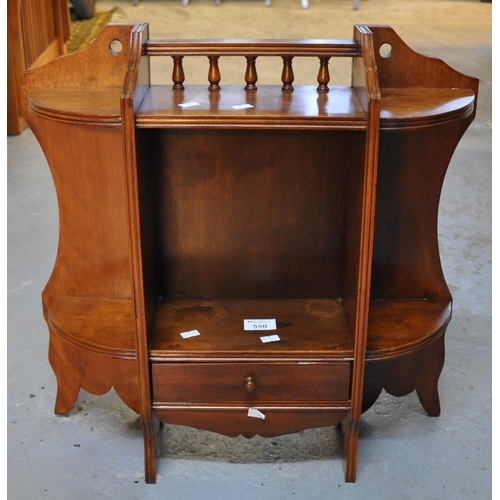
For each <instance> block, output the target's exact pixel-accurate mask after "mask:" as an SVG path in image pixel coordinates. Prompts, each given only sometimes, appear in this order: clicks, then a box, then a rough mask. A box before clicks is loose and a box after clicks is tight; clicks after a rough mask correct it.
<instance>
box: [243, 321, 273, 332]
mask: <svg viewBox="0 0 500 500" xmlns="http://www.w3.org/2000/svg"><path fill="white" fill-rule="evenodd" d="M243 328H244V329H245V330H252V331H254V332H262V331H267V330H276V320H275V319H245V320H243Z"/></svg>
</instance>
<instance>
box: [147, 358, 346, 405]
mask: <svg viewBox="0 0 500 500" xmlns="http://www.w3.org/2000/svg"><path fill="white" fill-rule="evenodd" d="M350 379H351V364H350V363H309V362H308V363H297V362H295V363H155V364H153V399H154V401H155V403H162V402H170V403H219V404H220V403H237V402H243V403H248V402H251V403H254V404H255V403H279V402H295V403H300V402H306V403H311V402H314V401H317V402H324V401H346V400H348V399H349V388H350Z"/></svg>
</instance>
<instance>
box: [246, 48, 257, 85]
mask: <svg viewBox="0 0 500 500" xmlns="http://www.w3.org/2000/svg"><path fill="white" fill-rule="evenodd" d="M245 57H246V60H247V70H246V72H245V82H246V85H245V90H247V91H253V90H257V85H255V84H256V83H257V69H256V67H255V61H256V59H257V56H245Z"/></svg>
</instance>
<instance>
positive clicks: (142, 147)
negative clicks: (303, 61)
mask: <svg viewBox="0 0 500 500" xmlns="http://www.w3.org/2000/svg"><path fill="white" fill-rule="evenodd" d="M191 56H197V57H206V58H207V59H206V60H207V73H208V82H207V85H205V86H204V85H193V84H190V83H189V82H185V75H184V69H183V59H184V58H185V57H191ZM224 56H239V57H241V58H243V60H244V61H246V66H245V70H244V74H242V84H241V85H227V86H224V85H221V84H220V82H221V74H220V69H219V65H218V64H219V58H220V57H224ZM268 56H272V57H276V58H277V60H280V59H281V61H282V66H281V67H280V68H277V75H278V78H280V77H281V84H279V85H278V84H277V85H259V82H258V62H259V58H262V57H268ZM152 57H169V58H171V59H172V62H173V66H172V67H173V70H172V82H171V83H170V84H162V85H152V84H151V82H150V76H149V63H150V59H151V58H152ZM298 57H313V58H317V60H318V73H317V75H311V83H310V84H308V85H294V79H295V76H294V69H293V65H292V63H293V60H294V59H295V58H298ZM337 57H348V58H351V60H352V85H351V86H349V87H342V86H333V85H330V75H329V64H330V63H332V62H334V61H335V58H337ZM22 85H23V104H24V116H25V119H26V121H27V123H28V124H29V126H30V127H31V128H32V130H33V132H34V134H35V135H36V137H37V139H38V140H39V142H40V144H41V146H42V148H43V150H44V153H45V155H46V157H47V161H48V163H49V166H50V169H51V172H52V176H53V179H54V184H55V187H56V191H57V196H58V204H59V217H60V219H59V223H60V231H59V247H58V254H57V259H56V263H55V267H54V271H53V274H52V276H51V278H50V280H49V282H48V283H47V285H46V287H45V289H44V291H43V294H42V302H43V310H44V315H45V319H46V321H47V324H48V327H49V333H50V346H49V360H50V363H51V365H52V368H53V370H54V372H55V375H56V378H57V383H58V393H57V397H56V405H55V413H56V414H66V413H67V412H69V411H70V409H71V408H72V406H73V405H74V403H75V400H76V398H77V395H78V393H79V391H80V389H81V388H84V389H85V390H87V391H89V392H92V393H94V394H103V393H105V392H107V391H108V390H109V389H110V388H111V387H114V388H115V390H116V392H117V393H118V395H119V396H120V397H121V398H122V399H123V401H124V402H125V403H126V404H127V405H128V406H129V407H130V408H132V409H133V410H134V411H136V412H137V413H138V414H139V415H140V418H141V421H142V423H143V429H144V447H145V448H144V449H145V479H146V481H147V482H155V480H156V462H155V455H156V445H155V440H156V426H155V422H156V421H157V420H160V421H161V422H165V423H171V424H182V425H189V426H193V427H197V428H201V429H206V430H210V431H215V432H219V433H222V434H226V435H229V436H237V435H240V434H242V435H244V436H247V437H252V436H254V435H256V434H259V435H261V436H276V435H280V434H286V433H291V432H297V431H300V430H303V429H306V428H309V427H317V426H331V425H336V424H342V428H343V430H344V439H345V451H346V472H345V474H346V481H350V482H352V481H354V480H355V477H356V457H357V441H358V423H359V420H360V418H361V415H362V413H363V412H364V411H366V410H367V409H368V408H369V407H370V406H371V405H372V404H373V403H374V402H375V401H376V399H377V397H378V396H379V394H380V392H381V391H382V389H385V390H387V391H388V392H390V393H391V394H394V395H396V396H400V395H404V394H407V393H409V392H411V391H414V390H416V391H417V394H418V396H419V398H420V401H421V402H422V405H423V407H424V408H425V410H426V411H427V413H428V414H429V415H439V413H440V405H439V395H438V380H439V376H440V373H441V369H442V366H443V363H444V334H445V331H446V327H447V325H448V323H449V321H450V319H451V311H452V297H451V294H450V291H449V289H448V286H447V284H446V281H445V278H444V276H443V273H442V269H441V264H440V258H439V247H438V238H437V214H438V207H439V196H440V191H441V187H442V183H443V180H444V176H445V174H446V170H447V167H448V164H449V161H450V159H451V156H452V154H453V152H454V150H455V148H456V146H457V144H458V142H459V141H460V138H461V136H462V135H463V133H464V132H465V131H466V129H467V127H468V126H469V125H470V123H471V122H472V120H473V119H474V116H475V111H476V100H477V91H478V80H477V79H475V78H472V77H468V76H466V75H463V74H461V73H458V72H457V71H455V70H453V69H452V68H450V67H449V66H447V65H446V64H445V63H444V62H442V61H440V60H437V59H433V58H430V57H426V56H422V55H420V54H417V53H416V52H414V51H413V50H412V49H410V48H409V47H408V46H407V45H406V44H405V43H404V42H403V41H402V40H401V39H400V38H399V37H398V35H397V34H396V33H395V32H394V31H393V30H392V29H391V28H390V27H388V26H361V25H356V26H354V30H353V39H352V40H150V39H149V37H148V26H147V25H146V24H110V25H108V27H107V28H106V29H105V30H103V32H102V33H101V34H100V35H99V36H98V37H97V38H96V39H95V40H94V41H93V42H92V43H90V44H89V45H88V46H86V47H85V48H84V49H82V50H80V51H78V52H76V53H74V54H71V55H69V56H64V57H60V58H57V59H55V60H54V61H52V62H50V63H49V64H47V65H45V66H44V67H42V68H39V69H37V70H34V71H29V72H25V73H24V74H23V79H22ZM248 319H252V320H275V322H276V329H275V330H269V331H265V330H257V331H248V330H244V327H243V326H244V320H248ZM264 326H268V324H267V323H265V324H263V323H261V324H260V327H261V328H264ZM193 331H196V332H197V333H198V335H196V336H191V337H188V338H183V336H181V333H185V332H193ZM263 331H265V334H263ZM269 335H277V336H278V339H275V341H273V342H264V340H265V339H262V338H261V337H266V336H269Z"/></svg>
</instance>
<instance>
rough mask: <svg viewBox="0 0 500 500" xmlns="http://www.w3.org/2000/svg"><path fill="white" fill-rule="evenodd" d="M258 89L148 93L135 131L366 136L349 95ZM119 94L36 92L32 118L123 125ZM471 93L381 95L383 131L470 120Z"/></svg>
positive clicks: (158, 89)
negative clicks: (228, 129) (227, 129)
mask: <svg viewBox="0 0 500 500" xmlns="http://www.w3.org/2000/svg"><path fill="white" fill-rule="evenodd" d="M276 87H277V88H275V87H273V86H261V87H259V89H258V90H257V91H255V92H245V90H244V89H243V88H242V87H241V86H227V87H224V88H223V89H222V90H221V91H219V92H217V93H210V92H208V91H207V89H206V86H203V85H193V86H186V89H185V90H184V91H182V92H176V91H172V90H171V88H170V87H169V86H164V85H154V86H151V87H149V89H148V91H147V93H146V95H145V97H144V99H143V101H142V103H141V106H140V107H139V109H138V111H137V113H136V126H137V127H138V128H169V127H195V126H199V127H207V128H210V127H213V128H216V127H222V126H234V127H237V128H245V127H252V128H255V127H257V128H258V127H259V126H260V127H262V128H282V127H287V128H294V127H298V128H307V127H309V128H311V127H314V128H321V129H336V128H337V129H339V128H342V129H344V130H358V129H361V130H363V129H365V128H366V114H365V112H364V110H363V108H362V106H361V104H360V102H359V100H358V98H357V97H356V95H355V93H354V92H353V91H352V89H351V88H349V87H330V91H329V92H328V93H318V92H317V91H316V88H315V87H314V86H312V85H311V86H307V85H306V86H296V87H295V90H294V92H290V93H283V92H281V90H280V88H279V86H276ZM120 94H121V92H120V89H119V88H115V89H88V90H85V91H82V90H81V89H57V90H52V89H50V90H49V89H33V90H32V91H31V92H30V94H29V101H30V108H31V110H32V111H33V112H34V113H36V114H38V115H41V116H45V117H48V118H52V119H54V120H58V121H70V122H75V123H87V124H97V125H119V124H120V123H121V116H120ZM473 111H474V92H473V91H471V90H467V89H383V90H382V92H381V112H380V126H381V128H382V129H388V130H389V129H407V128H417V127H425V126H429V125H435V124H439V123H445V122H448V121H450V120H454V119H460V118H464V117H467V116H469V115H470V114H472V113H473Z"/></svg>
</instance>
